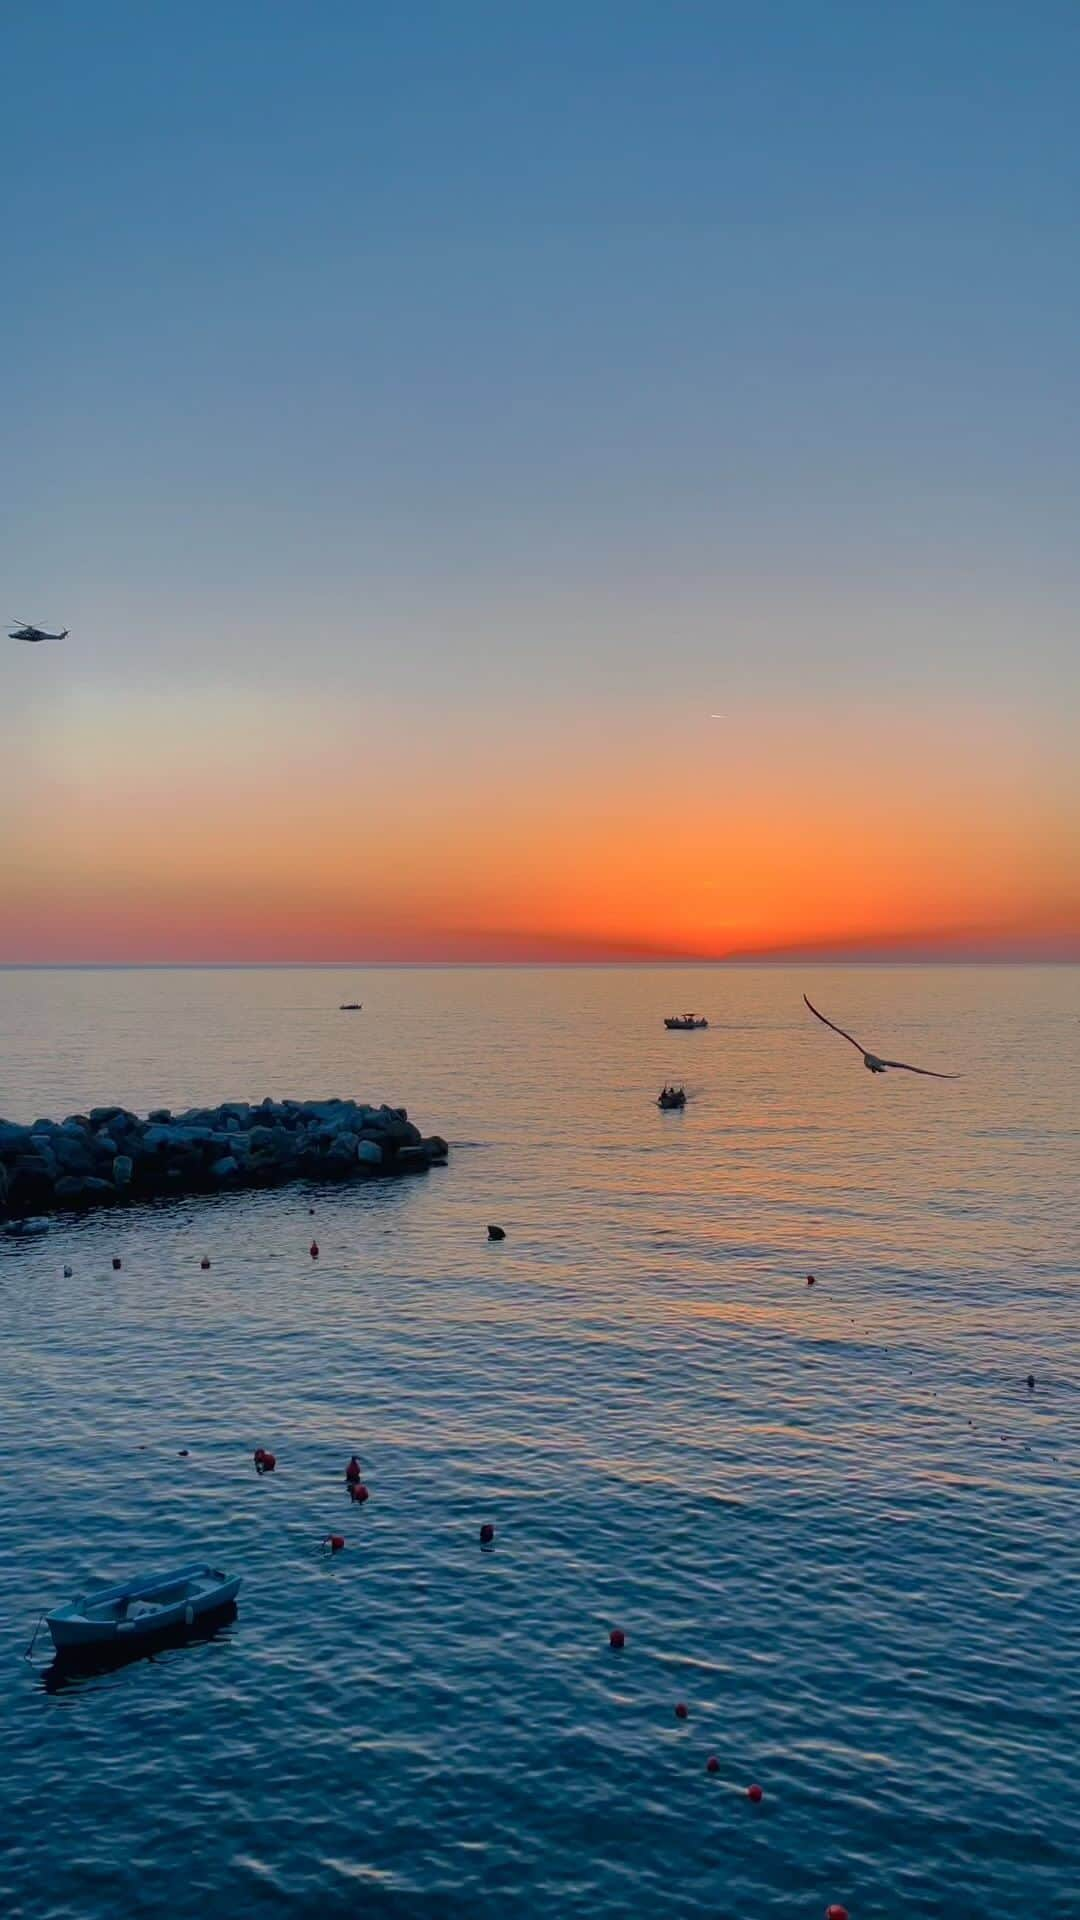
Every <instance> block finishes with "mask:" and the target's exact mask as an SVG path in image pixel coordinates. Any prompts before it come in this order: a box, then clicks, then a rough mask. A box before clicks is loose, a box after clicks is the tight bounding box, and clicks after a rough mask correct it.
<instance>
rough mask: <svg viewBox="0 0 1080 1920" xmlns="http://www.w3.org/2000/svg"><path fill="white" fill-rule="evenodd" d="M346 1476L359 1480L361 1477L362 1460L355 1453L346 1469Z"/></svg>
mask: <svg viewBox="0 0 1080 1920" xmlns="http://www.w3.org/2000/svg"><path fill="white" fill-rule="evenodd" d="M345 1478H346V1480H359V1478H360V1462H359V1460H358V1459H357V1457H356V1455H355V1453H354V1454H353V1457H352V1459H351V1460H350V1461H349V1464H348V1466H347V1467H346V1469H345Z"/></svg>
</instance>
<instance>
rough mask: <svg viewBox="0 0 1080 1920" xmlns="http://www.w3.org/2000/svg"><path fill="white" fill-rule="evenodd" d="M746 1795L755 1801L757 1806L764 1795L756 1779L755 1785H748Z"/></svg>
mask: <svg viewBox="0 0 1080 1920" xmlns="http://www.w3.org/2000/svg"><path fill="white" fill-rule="evenodd" d="M746 1797H747V1799H748V1800H752V1801H753V1803H754V1805H755V1807H756V1806H757V1803H758V1801H759V1800H760V1799H761V1797H762V1796H761V1788H760V1787H759V1786H758V1785H757V1783H756V1781H755V1783H754V1785H753V1786H750V1787H747V1789H746Z"/></svg>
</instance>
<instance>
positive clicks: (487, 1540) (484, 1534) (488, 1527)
mask: <svg viewBox="0 0 1080 1920" xmlns="http://www.w3.org/2000/svg"><path fill="white" fill-rule="evenodd" d="M480 1538H481V1540H482V1541H483V1543H484V1545H485V1547H490V1545H491V1543H492V1541H493V1540H494V1538H495V1529H494V1527H493V1526H492V1524H491V1521H490V1520H485V1521H484V1523H483V1525H482V1527H481V1528H480Z"/></svg>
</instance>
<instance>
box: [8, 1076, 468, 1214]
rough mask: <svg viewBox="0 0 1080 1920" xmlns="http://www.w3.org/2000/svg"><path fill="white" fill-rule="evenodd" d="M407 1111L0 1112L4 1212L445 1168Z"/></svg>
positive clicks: (237, 1106) (242, 1107) (290, 1105)
mask: <svg viewBox="0 0 1080 1920" xmlns="http://www.w3.org/2000/svg"><path fill="white" fill-rule="evenodd" d="M447 1152H448V1149H447V1145H446V1141H445V1140H440V1139H439V1138H438V1137H437V1136H435V1135H432V1136H429V1137H428V1138H425V1137H424V1136H423V1135H422V1134H421V1132H420V1129H419V1127H416V1126H414V1125H413V1123H412V1121H411V1120H410V1119H409V1116H408V1114H407V1113H406V1111H405V1109H404V1107H386V1106H380V1107H372V1106H364V1105H361V1104H359V1103H358V1102H357V1101H355V1100H263V1101H260V1103H259V1105H258V1106H252V1105H250V1104H249V1103H248V1102H247V1101H243V1100H231V1101H227V1102H226V1103H225V1105H224V1106H220V1107H191V1108H189V1109H188V1111H187V1112H186V1113H176V1114H174V1113H170V1112H168V1111H167V1110H166V1109H164V1108H159V1109H158V1110H157V1111H156V1112H154V1113H151V1114H148V1115H147V1117H146V1119H145V1120H141V1119H140V1118H139V1116H138V1114H135V1113H129V1112H128V1111H127V1109H126V1108H125V1107H93V1108H92V1109H91V1111H90V1112H89V1113H88V1114H87V1113H73V1114H71V1115H70V1116H69V1118H68V1119H67V1120H35V1121H34V1124H33V1126H30V1127H25V1126H18V1125H16V1124H15V1123H14V1122H13V1121H9V1120H0V1219H3V1218H7V1219H12V1220H18V1219H25V1218H27V1217H28V1216H29V1215H32V1214H40V1213H51V1212H53V1211H55V1210H56V1209H59V1208H71V1209H75V1210H78V1211H84V1210H85V1209H87V1208H89V1207H98V1206H115V1205H117V1204H118V1203H120V1202H124V1201H128V1200H146V1199H154V1198H157V1197H159V1196H161V1195H162V1194H176V1193H220V1192H222V1191H228V1190H229V1189H230V1188H238V1187H268V1186H280V1185H281V1184H282V1183H283V1182H284V1181H287V1180H348V1179H371V1178H373V1177H378V1176H381V1175H386V1174H403V1173H422V1172H424V1171H426V1169H427V1168H428V1167H432V1166H440V1165H443V1164H444V1163H445V1161H446V1157H447Z"/></svg>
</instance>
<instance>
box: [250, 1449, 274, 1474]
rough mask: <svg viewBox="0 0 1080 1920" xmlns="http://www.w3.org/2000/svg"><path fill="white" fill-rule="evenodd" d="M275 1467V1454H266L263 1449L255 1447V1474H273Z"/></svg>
mask: <svg viewBox="0 0 1080 1920" xmlns="http://www.w3.org/2000/svg"><path fill="white" fill-rule="evenodd" d="M276 1466H277V1455H276V1454H274V1453H267V1451H266V1448H265V1447H256V1449H255V1471H256V1473H273V1471H274V1468H275V1467H276Z"/></svg>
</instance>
